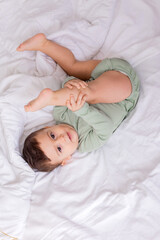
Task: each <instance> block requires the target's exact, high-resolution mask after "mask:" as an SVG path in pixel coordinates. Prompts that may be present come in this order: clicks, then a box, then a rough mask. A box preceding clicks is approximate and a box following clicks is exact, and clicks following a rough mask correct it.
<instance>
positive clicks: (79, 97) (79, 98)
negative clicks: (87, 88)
mask: <svg viewBox="0 0 160 240" xmlns="http://www.w3.org/2000/svg"><path fill="white" fill-rule="evenodd" d="M83 96H84V94H83V93H81V92H80V93H79V95H78V98H77V105H80V104H81V101H82V98H83Z"/></svg>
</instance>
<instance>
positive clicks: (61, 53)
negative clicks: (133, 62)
mask: <svg viewBox="0 0 160 240" xmlns="http://www.w3.org/2000/svg"><path fill="white" fill-rule="evenodd" d="M17 51H41V52H43V53H45V54H47V55H48V56H50V57H51V58H52V59H53V60H54V61H56V62H57V63H58V64H59V65H60V66H61V67H62V68H63V69H64V71H66V73H67V74H68V75H71V76H75V77H77V78H80V79H83V80H88V79H89V78H90V76H91V72H92V71H93V69H94V68H95V67H96V65H97V64H98V63H99V62H100V60H89V61H78V60H76V59H75V57H74V55H73V53H72V52H71V51H70V50H69V49H67V48H65V47H63V46H61V45H59V44H57V43H55V42H53V41H50V40H48V39H47V38H46V37H45V35H44V34H43V33H39V34H37V35H35V36H33V37H32V38H30V39H28V40H27V41H25V42H23V43H22V44H20V46H19V47H18V48H17Z"/></svg>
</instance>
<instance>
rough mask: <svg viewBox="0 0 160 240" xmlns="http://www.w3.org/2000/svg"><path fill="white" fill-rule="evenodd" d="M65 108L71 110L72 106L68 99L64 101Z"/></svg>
mask: <svg viewBox="0 0 160 240" xmlns="http://www.w3.org/2000/svg"><path fill="white" fill-rule="evenodd" d="M66 105H67V108H68V109H70V110H72V106H71V103H70V101H69V100H67V101H66Z"/></svg>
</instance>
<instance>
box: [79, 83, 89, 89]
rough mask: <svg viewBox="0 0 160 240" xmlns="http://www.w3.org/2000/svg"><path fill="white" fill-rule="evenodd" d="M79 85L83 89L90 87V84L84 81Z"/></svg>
mask: <svg viewBox="0 0 160 240" xmlns="http://www.w3.org/2000/svg"><path fill="white" fill-rule="evenodd" d="M79 84H80V85H81V87H82V88H86V87H88V84H87V83H86V82H84V81H81V82H79Z"/></svg>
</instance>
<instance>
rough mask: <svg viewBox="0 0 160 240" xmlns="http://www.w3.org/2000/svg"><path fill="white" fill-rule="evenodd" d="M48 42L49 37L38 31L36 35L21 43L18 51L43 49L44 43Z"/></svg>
mask: <svg viewBox="0 0 160 240" xmlns="http://www.w3.org/2000/svg"><path fill="white" fill-rule="evenodd" d="M46 42H47V38H46V36H45V35H44V34H43V33H38V34H36V35H35V36H33V37H31V38H29V39H27V40H26V41H24V42H23V43H21V44H20V45H19V47H18V48H17V49H16V50H17V51H20V52H21V51H37V50H41V48H42V47H43V46H44V44H45V43H46Z"/></svg>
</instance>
